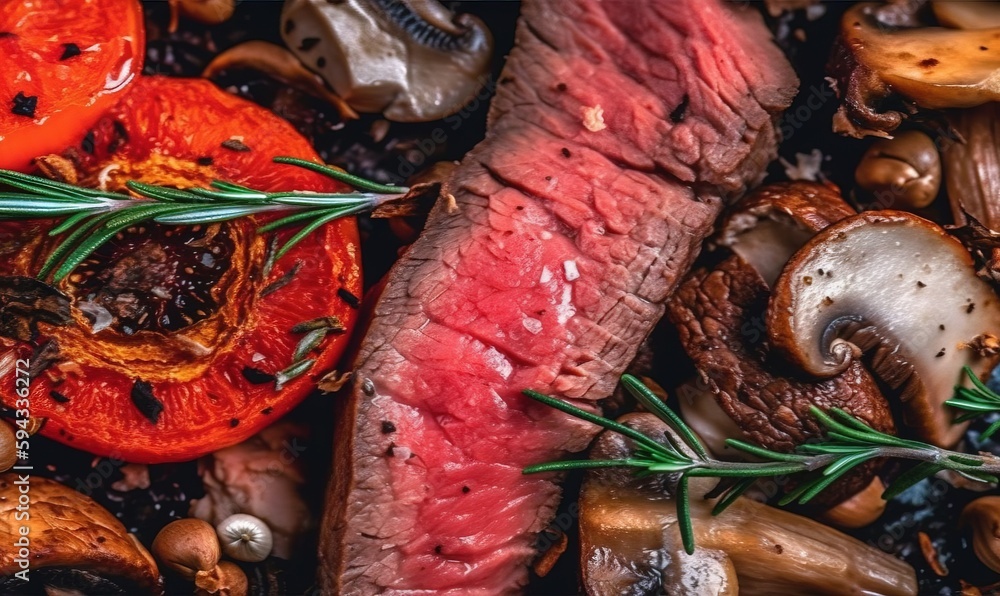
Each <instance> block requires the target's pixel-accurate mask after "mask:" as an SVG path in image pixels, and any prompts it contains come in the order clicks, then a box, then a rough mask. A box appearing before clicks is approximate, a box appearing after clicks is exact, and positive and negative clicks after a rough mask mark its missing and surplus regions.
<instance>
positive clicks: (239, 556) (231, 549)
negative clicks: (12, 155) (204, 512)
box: [215, 513, 274, 563]
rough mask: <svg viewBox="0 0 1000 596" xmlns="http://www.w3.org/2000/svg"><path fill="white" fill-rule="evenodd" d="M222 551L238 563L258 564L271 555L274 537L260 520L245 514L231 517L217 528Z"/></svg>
mask: <svg viewBox="0 0 1000 596" xmlns="http://www.w3.org/2000/svg"><path fill="white" fill-rule="evenodd" d="M215 529H216V532H217V533H218V535H219V542H220V543H221V544H222V551H223V552H224V553H225V554H226V556H228V557H231V558H233V559H235V560H237V561H245V562H247V563H257V562H260V561H263V560H264V559H266V558H267V557H268V555H270V554H271V548H272V546H274V537H273V536H272V534H271V528H269V527H267V524H266V523H264V521H263V520H261V519H260V518H257V517H254V516H252V515H247V514H245V513H237V514H235V515H230V516H229V517H227V518H226V519H224V520H222V523H220V524H219V525H218V526H216V528H215Z"/></svg>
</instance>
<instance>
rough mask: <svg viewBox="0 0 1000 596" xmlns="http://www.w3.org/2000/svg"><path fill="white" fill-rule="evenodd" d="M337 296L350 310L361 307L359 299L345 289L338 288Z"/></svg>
mask: <svg viewBox="0 0 1000 596" xmlns="http://www.w3.org/2000/svg"><path fill="white" fill-rule="evenodd" d="M337 296H339V297H340V299H341V300H343V301H344V302H346V303H347V306H350V307H351V308H354V309H357V308H358V307H360V306H361V299H360V298H358V297H357V296H355V295H354V294H352V293H351V292H350V291H349V290H347V289H346V288H340V289H339V290H337Z"/></svg>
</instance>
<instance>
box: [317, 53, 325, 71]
mask: <svg viewBox="0 0 1000 596" xmlns="http://www.w3.org/2000/svg"><path fill="white" fill-rule="evenodd" d="M325 66H326V58H325V57H323V56H320V57H319V58H317V59H316V67H317V68H323V67H325Z"/></svg>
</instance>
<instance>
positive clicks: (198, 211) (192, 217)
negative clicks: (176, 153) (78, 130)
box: [0, 157, 409, 282]
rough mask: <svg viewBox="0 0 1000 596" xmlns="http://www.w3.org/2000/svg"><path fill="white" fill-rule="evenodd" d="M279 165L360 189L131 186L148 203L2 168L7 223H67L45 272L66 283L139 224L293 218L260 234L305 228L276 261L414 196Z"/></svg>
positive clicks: (332, 172) (2, 215)
mask: <svg viewBox="0 0 1000 596" xmlns="http://www.w3.org/2000/svg"><path fill="white" fill-rule="evenodd" d="M274 161H275V162H277V163H281V164H288V165H292V166H296V167H301V168H306V169H309V170H312V171H314V172H318V173H320V174H323V175H325V176H328V177H330V178H333V179H335V180H338V181H340V182H343V183H345V184H349V185H351V186H352V187H354V188H355V189H357V190H352V191H348V192H334V193H317V192H308V191H287V192H262V191H259V190H255V189H252V188H248V187H246V186H242V185H239V184H234V183H232V182H226V181H223V180H217V181H214V182H213V183H212V187H211V188H187V189H179V188H170V187H164V186H156V185H152V184H145V183H142V182H137V181H134V180H133V181H129V182H128V183H126V186H127V187H128V189H129V190H131V191H132V192H133V193H135V194H137V195H139V196H140V197H142V198H140V199H134V198H132V197H130V196H128V195H125V194H121V193H115V192H105V191H101V190H96V189H92V188H84V187H81V186H76V185H72V184H66V183H64V182H57V181H54V180H49V179H47V178H41V177H38V176H32V175H29V174H22V173H20V172H14V171H10V170H0V185H6V186H10V187H13V188H14V189H15V190H13V191H0V219H51V218H64V219H62V221H61V222H59V223H58V224H56V226H55V227H54V228H53V229H52V230H51V231H50V232H49V235H51V236H63V238H62V240H61V241H60V242H59V243H58V244H57V245H56V247H55V248H54V249H53V250H52V252H51V253H50V254H49V255H48V258H47V259H46V261H45V262H44V264H43V265H42V267H41V270H40V272H39V274H38V275H39V278H40V279H45V278H47V277H48V276H49V275H50V274H51V275H52V281H53V282H58V281H60V280H62V279H63V278H65V277H66V276H67V275H69V274H70V273H72V272H73V270H74V269H76V267H77V266H78V265H79V264H80V263H82V262H83V261H84V260H85V259H86V258H87V257H88V256H90V255H91V254H92V253H93V252H94V251H95V250H97V248H99V247H100V246H101V245H102V244H104V243H105V242H107V241H108V240H110V239H111V238H114V237H115V235H116V234H118V233H119V232H121V231H122V230H125V229H128V228H129V227H131V226H134V225H136V224H138V223H142V222H148V221H154V222H157V223H161V224H167V225H199V224H211V223H218V222H223V221H229V220H232V219H237V218H240V217H247V216H250V215H260V214H265V213H270V212H276V211H277V212H288V213H289V215H286V216H284V217H281V218H279V219H277V220H275V221H272V222H271V223H269V224H267V225H264V226H262V227H261V228H260V229H259V230H258V232H260V233H266V232H270V231H273V230H275V229H276V228H279V227H283V226H287V225H291V224H301V225H302V226H303V227H302V229H300V230H299V231H298V232H297V233H295V234H293V235H292V236H291V237H290V238H289V239H288V240H286V241H285V244H284V245H282V246H280V247H278V248H277V251H276V253H275V254H276V258H277V257H280V256H282V255H284V254H285V253H286V252H288V250H289V249H291V248H292V246H294V245H295V244H296V243H298V242H300V241H301V240H302V239H303V238H305V237H306V236H308V235H309V234H311V233H312V232H314V231H315V230H316V229H318V228H320V227H321V226H322V225H323V224H325V223H327V222H330V221H333V220H334V219H338V218H340V217H347V216H350V215H356V214H358V213H363V212H365V211H370V210H373V209H375V208H376V207H378V206H380V205H382V204H384V203H386V202H389V201H393V200H398V199H401V198H403V197H404V196H405V195H406V193H407V192H408V191H409V189H408V188H405V187H401V186H387V185H384V184H377V183H375V182H371V181H369V180H365V179H364V178H361V177H358V176H355V175H353V174H348V173H347V172H344V171H342V170H338V169H336V168H331V167H329V166H326V165H323V164H318V163H313V162H311V161H307V160H303V159H299V158H294V157H276V158H274Z"/></svg>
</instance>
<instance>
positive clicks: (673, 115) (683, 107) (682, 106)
mask: <svg viewBox="0 0 1000 596" xmlns="http://www.w3.org/2000/svg"><path fill="white" fill-rule="evenodd" d="M690 101H691V98H690V97H688V95H687V93H685V94H684V97H682V98H681V103H679V104H677V107H676V108H674V111H672V112H670V121H671V122H673V123H674V124H680V123H681V122H684V118H685V117H686V116H687V109H688V103H689V102H690Z"/></svg>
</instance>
